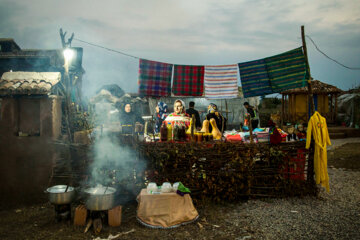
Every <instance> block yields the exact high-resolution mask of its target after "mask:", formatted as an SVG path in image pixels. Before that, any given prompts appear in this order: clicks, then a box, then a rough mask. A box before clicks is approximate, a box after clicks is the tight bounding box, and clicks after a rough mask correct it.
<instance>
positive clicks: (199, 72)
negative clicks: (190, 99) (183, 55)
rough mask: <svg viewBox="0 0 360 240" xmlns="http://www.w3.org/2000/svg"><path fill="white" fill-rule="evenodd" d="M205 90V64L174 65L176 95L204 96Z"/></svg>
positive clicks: (174, 89) (174, 90)
mask: <svg viewBox="0 0 360 240" xmlns="http://www.w3.org/2000/svg"><path fill="white" fill-rule="evenodd" d="M203 91H204V66H186V65H174V82H173V89H172V92H173V93H174V95H178V96H202V95H203Z"/></svg>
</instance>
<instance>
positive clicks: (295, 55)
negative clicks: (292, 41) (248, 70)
mask: <svg viewBox="0 0 360 240" xmlns="http://www.w3.org/2000/svg"><path fill="white" fill-rule="evenodd" d="M265 62H266V68H267V72H268V76H269V79H270V85H271V88H272V91H273V92H274V93H279V92H282V91H284V90H288V89H294V88H299V87H303V86H305V74H306V63H305V57H304V54H303V51H302V48H301V47H299V48H296V49H294V50H291V51H288V52H285V53H282V54H279V55H276V56H272V57H268V58H265Z"/></svg>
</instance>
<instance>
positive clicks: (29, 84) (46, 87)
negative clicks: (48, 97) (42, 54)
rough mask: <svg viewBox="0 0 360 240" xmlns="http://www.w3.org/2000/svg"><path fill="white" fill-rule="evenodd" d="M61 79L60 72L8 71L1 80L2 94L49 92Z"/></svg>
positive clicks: (0, 92)
mask: <svg viewBox="0 0 360 240" xmlns="http://www.w3.org/2000/svg"><path fill="white" fill-rule="evenodd" d="M60 80H61V73H59V72H6V73H4V74H3V75H2V77H1V80H0V95H17V94H29V95H35V94H49V93H50V92H51V89H52V87H54V86H55V85H56V84H57V83H58V82H59V81H60Z"/></svg>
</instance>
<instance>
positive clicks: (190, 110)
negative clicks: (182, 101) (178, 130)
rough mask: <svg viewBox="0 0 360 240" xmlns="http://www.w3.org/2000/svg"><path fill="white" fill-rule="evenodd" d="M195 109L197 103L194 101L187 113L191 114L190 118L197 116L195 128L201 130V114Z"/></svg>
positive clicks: (190, 103)
mask: <svg viewBox="0 0 360 240" xmlns="http://www.w3.org/2000/svg"><path fill="white" fill-rule="evenodd" d="M194 107H195V103H194V102H192V101H191V102H189V108H188V109H186V113H187V114H189V116H190V117H192V115H195V127H196V128H200V129H201V121H200V115H199V112H198V111H197V110H195V109H194Z"/></svg>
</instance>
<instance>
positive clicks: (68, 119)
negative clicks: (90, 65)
mask: <svg viewBox="0 0 360 240" xmlns="http://www.w3.org/2000/svg"><path fill="white" fill-rule="evenodd" d="M65 35H66V32H65V33H63V31H62V29H61V28H60V38H61V45H62V47H63V49H66V48H67V47H69V46H70V45H71V41H72V39H73V38H74V33H73V34H72V35H71V37H70V38H69V39H68V41H67V42H66V41H65ZM64 70H65V71H64V81H65V84H64V86H65V96H64V97H65V108H64V109H65V119H66V124H67V128H66V130H67V134H68V140H69V142H70V143H71V142H73V131H72V130H73V129H72V120H73V119H72V117H73V116H72V111H71V88H72V83H71V79H70V76H69V62H68V61H67V59H65V58H64Z"/></svg>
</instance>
